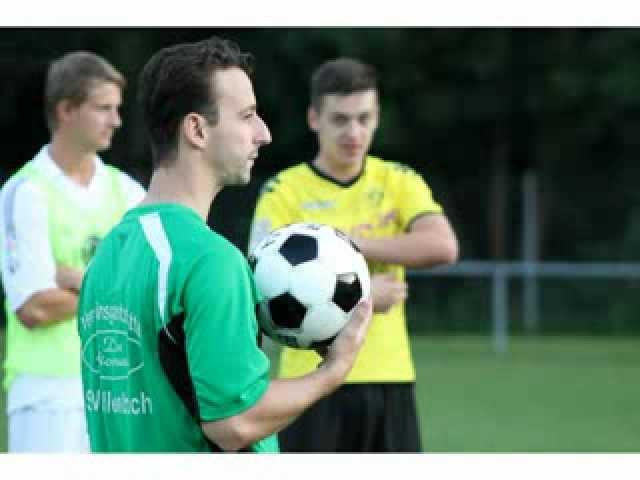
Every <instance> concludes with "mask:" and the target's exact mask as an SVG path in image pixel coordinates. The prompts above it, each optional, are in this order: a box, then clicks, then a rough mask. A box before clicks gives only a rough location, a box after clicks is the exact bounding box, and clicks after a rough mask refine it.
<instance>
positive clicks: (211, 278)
mask: <svg viewBox="0 0 640 480" xmlns="http://www.w3.org/2000/svg"><path fill="white" fill-rule="evenodd" d="M255 304H256V299H255V291H254V287H253V284H252V278H251V276H250V272H249V267H248V265H247V264H246V262H245V261H244V260H243V258H242V257H241V256H240V254H239V252H238V255H228V254H227V255H213V254H207V255H206V256H205V257H204V258H202V259H201V260H200V261H198V263H197V264H196V266H195V268H194V269H193V270H192V272H191V274H190V275H189V279H188V280H187V284H186V288H185V291H184V306H185V314H186V316H185V323H184V329H185V338H186V349H187V358H188V362H189V371H190V375H191V378H192V381H193V385H194V390H195V394H196V399H197V402H198V407H199V412H200V418H201V420H202V421H215V420H220V419H223V418H226V417H230V416H233V415H236V414H238V413H241V412H243V411H245V410H247V409H249V408H250V407H252V406H253V405H254V404H255V403H256V402H257V401H258V400H259V399H260V397H261V396H262V395H263V394H264V392H265V391H266V389H267V387H268V385H269V360H268V359H267V357H266V356H265V355H264V353H263V352H262V351H261V350H260V348H258V344H257V336H258V328H257V323H256V318H255Z"/></svg>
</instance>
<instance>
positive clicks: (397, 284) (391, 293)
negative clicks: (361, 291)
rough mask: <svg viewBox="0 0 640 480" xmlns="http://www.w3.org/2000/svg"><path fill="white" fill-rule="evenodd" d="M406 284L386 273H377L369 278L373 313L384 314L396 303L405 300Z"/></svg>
mask: <svg viewBox="0 0 640 480" xmlns="http://www.w3.org/2000/svg"><path fill="white" fill-rule="evenodd" d="M407 292H408V288H407V283H406V282H403V281H399V280H396V279H395V277H394V276H393V275H390V274H388V273H377V274H375V275H372V277H371V296H372V298H373V311H374V312H375V313H386V312H388V311H389V310H390V309H391V307H392V306H394V305H395V304H396V303H399V302H402V301H403V300H405V299H406V298H407Z"/></svg>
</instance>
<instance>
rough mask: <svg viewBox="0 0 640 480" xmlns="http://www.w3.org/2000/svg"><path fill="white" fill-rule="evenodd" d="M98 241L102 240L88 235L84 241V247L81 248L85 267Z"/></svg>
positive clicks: (93, 253)
mask: <svg viewBox="0 0 640 480" xmlns="http://www.w3.org/2000/svg"><path fill="white" fill-rule="evenodd" d="M100 240H102V239H101V238H100V237H99V236H97V235H89V237H88V238H87V239H86V240H85V243H84V247H82V260H84V263H85V265H87V264H88V263H89V261H90V260H91V259H92V258H93V256H94V255H95V253H96V249H97V248H98V244H99V243H100Z"/></svg>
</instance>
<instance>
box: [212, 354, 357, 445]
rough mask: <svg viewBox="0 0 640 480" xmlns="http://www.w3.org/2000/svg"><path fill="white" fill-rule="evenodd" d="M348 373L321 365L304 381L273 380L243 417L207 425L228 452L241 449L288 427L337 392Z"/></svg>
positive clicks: (216, 440) (213, 436)
mask: <svg viewBox="0 0 640 480" xmlns="http://www.w3.org/2000/svg"><path fill="white" fill-rule="evenodd" d="M344 376H345V374H342V373H337V371H336V369H331V368H327V367H324V366H321V367H320V368H318V369H317V370H315V371H314V372H312V373H310V374H308V375H305V376H303V377H300V378H293V379H278V380H273V381H272V382H271V383H270V385H269V388H268V389H267V391H266V392H265V394H264V395H263V396H262V398H261V399H260V400H259V401H258V403H256V405H254V406H253V407H252V408H250V409H249V410H247V411H246V412H243V413H242V414H240V415H237V416H234V417H231V418H228V419H225V420H222V421H216V422H209V423H205V424H203V429H204V432H205V434H206V435H207V436H208V437H209V438H211V439H212V441H214V442H216V443H217V444H218V445H219V446H220V447H221V448H223V449H224V450H238V449H241V448H244V447H246V446H247V445H250V444H252V443H254V442H255V441H257V440H259V439H261V438H264V437H266V436H268V435H270V434H272V433H273V432H278V431H280V430H281V429H283V428H284V427H286V426H287V425H288V424H289V423H291V421H293V419H295V418H296V417H297V416H298V415H300V414H301V413H302V412H303V411H304V410H306V409H307V408H309V407H310V406H311V405H312V404H313V403H315V402H316V401H318V400H319V399H320V398H322V397H324V396H326V395H328V394H330V393H331V392H332V391H334V390H335V389H336V388H337V387H338V386H339V385H340V384H341V382H342V381H343V380H344Z"/></svg>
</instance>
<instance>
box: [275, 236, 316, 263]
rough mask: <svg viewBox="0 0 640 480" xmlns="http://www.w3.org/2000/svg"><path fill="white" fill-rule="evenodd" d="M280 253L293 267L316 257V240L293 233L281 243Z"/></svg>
mask: <svg viewBox="0 0 640 480" xmlns="http://www.w3.org/2000/svg"><path fill="white" fill-rule="evenodd" d="M280 254H281V255H282V256H283V257H284V258H286V259H287V261H288V262H289V263H290V264H291V265H293V266H294V267H295V266H296V265H300V264H301V263H304V262H308V261H309V260H314V259H316V258H317V257H318V241H317V240H316V239H315V237H311V236H309V235H304V234H300V233H294V234H293V235H291V236H290V237H289V238H287V240H286V241H285V242H284V243H283V244H282V246H281V247H280Z"/></svg>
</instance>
